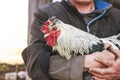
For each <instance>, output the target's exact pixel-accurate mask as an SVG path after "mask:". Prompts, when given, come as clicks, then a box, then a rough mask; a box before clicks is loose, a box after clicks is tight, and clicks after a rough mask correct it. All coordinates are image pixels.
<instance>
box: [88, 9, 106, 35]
mask: <svg viewBox="0 0 120 80" xmlns="http://www.w3.org/2000/svg"><path fill="white" fill-rule="evenodd" d="M106 11H107V10H106V9H104V11H103V12H102V14H100V15H99V16H97V17H95V18H93V19H92V20H90V21H89V22H88V23H87V32H89V33H90V25H91V24H92V23H93V22H94V21H96V20H98V19H99V18H101V17H102V16H103V15H104V14H105V13H106Z"/></svg>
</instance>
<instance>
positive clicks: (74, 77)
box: [49, 55, 84, 80]
mask: <svg viewBox="0 0 120 80" xmlns="http://www.w3.org/2000/svg"><path fill="white" fill-rule="evenodd" d="M83 63H84V56H77V57H74V58H71V59H70V60H66V59H63V58H61V57H60V56H58V55H57V56H51V58H50V65H49V74H50V75H51V76H52V77H54V78H56V79H59V80H83V77H82V76H83Z"/></svg>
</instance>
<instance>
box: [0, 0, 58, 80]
mask: <svg viewBox="0 0 120 80" xmlns="http://www.w3.org/2000/svg"><path fill="white" fill-rule="evenodd" d="M55 1H60V0H0V80H28V79H25V77H26V69H25V65H24V62H23V60H22V56H21V53H22V51H23V49H24V48H25V47H27V45H29V38H30V36H29V35H28V33H29V29H30V25H31V23H32V21H33V13H34V11H35V10H36V9H37V8H38V7H40V6H43V5H45V4H48V3H51V2H55Z"/></svg>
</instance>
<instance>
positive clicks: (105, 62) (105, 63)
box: [95, 57, 114, 66]
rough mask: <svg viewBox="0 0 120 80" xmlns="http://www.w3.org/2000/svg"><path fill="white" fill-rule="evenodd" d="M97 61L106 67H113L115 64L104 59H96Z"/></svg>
mask: <svg viewBox="0 0 120 80" xmlns="http://www.w3.org/2000/svg"><path fill="white" fill-rule="evenodd" d="M95 60H96V61H97V62H99V63H102V64H104V65H105V66H112V65H113V64H114V63H113V61H110V60H108V59H104V58H102V57H98V58H95Z"/></svg>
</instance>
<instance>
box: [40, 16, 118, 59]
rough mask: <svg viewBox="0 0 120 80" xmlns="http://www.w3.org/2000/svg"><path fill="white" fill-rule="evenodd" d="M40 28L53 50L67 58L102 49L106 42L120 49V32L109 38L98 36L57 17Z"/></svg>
mask: <svg viewBox="0 0 120 80" xmlns="http://www.w3.org/2000/svg"><path fill="white" fill-rule="evenodd" d="M40 30H41V31H42V32H43V33H44V38H45V40H46V43H47V45H49V46H51V47H52V48H53V50H57V51H58V52H59V54H60V55H61V56H62V57H64V58H66V59H67V60H68V59H70V58H71V57H72V56H76V55H79V54H80V55H84V54H90V53H93V52H96V51H102V50H103V49H104V43H109V44H111V45H112V47H113V48H115V49H117V50H119V49H120V41H119V38H120V35H119V34H118V35H115V36H111V37H108V38H98V37H96V36H94V35H92V34H90V33H87V32H85V31H82V30H80V29H78V28H76V27H74V26H72V25H69V24H65V23H63V22H62V21H61V20H59V19H56V18H55V17H52V18H50V19H48V20H47V21H46V22H45V23H44V25H43V26H42V27H41V28H40Z"/></svg>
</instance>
